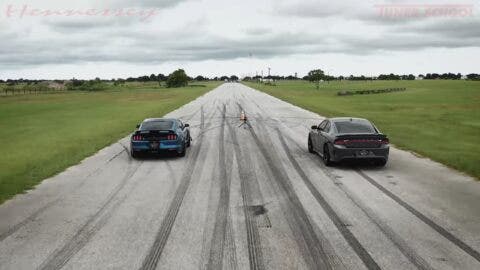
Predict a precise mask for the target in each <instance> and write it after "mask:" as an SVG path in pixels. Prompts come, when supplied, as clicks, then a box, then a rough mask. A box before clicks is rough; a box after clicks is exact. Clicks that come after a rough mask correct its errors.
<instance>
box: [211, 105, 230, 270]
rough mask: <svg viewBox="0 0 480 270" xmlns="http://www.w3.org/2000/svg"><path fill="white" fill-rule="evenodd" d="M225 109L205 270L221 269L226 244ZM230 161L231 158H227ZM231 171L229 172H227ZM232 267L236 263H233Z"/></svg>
mask: <svg viewBox="0 0 480 270" xmlns="http://www.w3.org/2000/svg"><path fill="white" fill-rule="evenodd" d="M226 110H227V107H226V105H225V104H223V109H222V111H221V115H222V125H221V127H220V138H219V171H220V173H219V182H220V183H219V184H220V198H219V201H218V206H217V210H216V214H215V225H214V230H213V237H212V239H211V244H210V257H209V260H208V264H207V269H223V257H224V246H225V244H226V242H227V240H228V239H227V237H229V236H228V235H227V233H229V231H227V223H228V219H229V215H230V182H231V177H230V175H227V168H226V164H227V163H226V156H225V122H226V119H225V115H226ZM229 160H231V158H229ZM228 171H231V170H228ZM234 265H236V263H235V262H234Z"/></svg>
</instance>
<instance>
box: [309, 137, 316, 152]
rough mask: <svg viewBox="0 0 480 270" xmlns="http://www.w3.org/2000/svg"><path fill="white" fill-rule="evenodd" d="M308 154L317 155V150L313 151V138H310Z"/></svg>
mask: <svg viewBox="0 0 480 270" xmlns="http://www.w3.org/2000/svg"><path fill="white" fill-rule="evenodd" d="M308 152H310V153H312V154H315V150H313V143H312V138H310V136H308Z"/></svg>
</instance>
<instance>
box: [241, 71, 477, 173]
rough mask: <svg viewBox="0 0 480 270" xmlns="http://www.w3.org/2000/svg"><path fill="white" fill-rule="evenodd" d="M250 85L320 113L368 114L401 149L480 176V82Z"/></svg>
mask: <svg viewBox="0 0 480 270" xmlns="http://www.w3.org/2000/svg"><path fill="white" fill-rule="evenodd" d="M245 84H246V85H248V86H250V87H253V88H256V89H259V90H261V91H263V92H266V93H268V94H270V95H272V96H275V97H278V98H280V99H282V100H285V101H287V102H290V103H292V104H295V105H298V106H300V107H303V108H305V109H307V110H310V111H313V112H316V113H319V114H320V115H324V116H328V117H332V116H353V117H364V118H368V119H370V120H371V121H373V122H374V123H375V124H376V125H377V126H378V127H379V128H380V129H381V130H382V132H384V133H386V134H388V136H389V137H390V140H391V142H392V143H393V144H395V145H396V146H397V147H400V148H403V149H408V150H413V151H415V152H417V153H419V154H421V155H424V156H427V157H430V158H431V159H433V160H436V161H439V162H441V163H443V164H446V165H448V166H450V167H453V168H455V169H458V170H460V171H464V172H466V173H468V174H470V175H472V176H474V177H476V178H477V179H480V166H479V164H480V82H474V81H445V80H435V81H430V80H428V81H427V80H424V81H373V82H371V81H369V82H330V83H322V84H321V85H320V89H319V90H317V89H316V86H315V84H312V83H309V82H305V81H285V82H278V83H277V85H276V86H268V85H263V84H258V83H254V82H245ZM396 87H406V88H407V90H406V91H405V92H396V93H385V94H372V95H356V96H337V95H336V93H337V92H338V91H340V90H367V89H384V88H396Z"/></svg>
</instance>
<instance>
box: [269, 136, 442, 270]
mask: <svg viewBox="0 0 480 270" xmlns="http://www.w3.org/2000/svg"><path fill="white" fill-rule="evenodd" d="M277 132H280V131H279V130H277ZM279 136H282V135H281V133H279ZM281 140H284V139H283V138H281ZM290 141H291V142H292V143H294V144H295V145H297V147H298V148H299V149H301V146H300V145H298V143H297V142H295V141H293V140H292V139H291V138H290ZM282 144H284V148H285V151H290V149H289V148H288V146H287V145H286V143H285V142H282ZM290 155H291V154H290ZM292 159H294V157H293V156H292ZM319 168H320V169H321V170H322V171H323V172H324V174H325V175H326V176H327V177H328V178H329V179H330V180H331V181H332V182H333V183H337V179H336V178H335V175H333V173H332V171H331V170H330V169H328V168H327V167H325V166H324V165H322V164H320V167H319ZM336 186H337V187H338V188H339V189H340V190H341V191H342V192H343V193H344V194H345V195H346V196H347V198H349V199H350V201H352V203H353V204H354V205H355V206H357V207H358V208H359V209H360V210H361V211H362V212H363V213H364V214H365V215H366V216H367V218H369V219H370V220H371V221H372V222H373V223H374V224H375V225H376V226H377V227H378V228H379V229H380V231H382V233H383V234H384V235H385V236H386V237H387V238H388V239H389V240H390V241H391V242H392V243H393V244H394V245H395V247H397V248H398V250H400V252H401V253H402V254H403V255H404V256H405V257H406V258H407V259H408V260H409V261H410V262H411V263H412V264H413V265H415V266H416V267H417V268H418V269H422V270H423V269H428V270H431V269H434V268H433V267H432V266H431V265H430V264H429V263H428V262H427V261H426V260H425V259H424V258H422V257H421V256H420V255H419V254H418V253H417V252H416V251H415V250H414V249H413V248H411V247H410V246H409V245H408V243H407V242H406V241H405V240H403V239H402V237H401V236H400V235H398V234H397V233H396V232H395V231H394V230H393V229H392V228H391V227H390V226H389V225H388V224H387V223H386V222H384V221H383V220H382V219H381V218H380V217H379V216H378V215H377V214H376V213H375V211H373V210H372V209H371V208H370V207H368V206H367V205H365V204H364V203H362V202H361V200H360V199H359V198H358V197H357V196H355V195H354V194H353V193H352V192H350V191H349V190H348V189H347V188H345V187H344V186H343V185H336ZM313 188H315V187H313ZM316 192H318V191H316ZM312 194H313V192H312Z"/></svg>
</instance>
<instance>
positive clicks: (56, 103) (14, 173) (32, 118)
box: [0, 83, 219, 203]
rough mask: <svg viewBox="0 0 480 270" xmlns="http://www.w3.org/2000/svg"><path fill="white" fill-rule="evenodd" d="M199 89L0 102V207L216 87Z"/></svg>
mask: <svg viewBox="0 0 480 270" xmlns="http://www.w3.org/2000/svg"><path fill="white" fill-rule="evenodd" d="M195 84H196V85H198V84H200V83H195ZM202 84H203V85H205V86H206V87H185V88H172V89H167V88H159V87H158V84H157V83H149V84H143V83H132V84H127V85H125V86H122V87H116V88H114V87H113V86H112V88H111V89H110V90H107V91H101V92H78V91H72V92H68V91H63V92H60V93H53V94H37V95H33V94H32V95H28V94H27V95H18V96H9V97H0V141H1V142H2V147H1V150H0V203H1V202H3V201H5V200H6V199H8V198H11V197H12V196H13V195H15V194H18V193H21V192H23V191H25V190H27V189H29V188H32V187H33V186H35V185H36V184H38V183H39V182H40V181H41V180H43V179H45V178H47V177H50V176H52V175H54V174H56V173H58V172H61V171H62V170H64V169H65V168H67V167H69V166H71V165H74V164H76V163H78V162H79V161H81V160H82V159H83V158H85V157H87V156H90V155H91V154H93V153H95V152H96V151H98V150H99V149H101V148H103V147H105V146H107V145H109V144H111V143H113V142H115V141H117V140H118V139H120V138H122V137H124V136H126V135H127V134H129V133H130V132H132V131H133V130H134V128H135V125H136V124H137V123H139V122H140V121H141V120H143V119H144V118H146V117H161V116H163V115H164V114H166V113H168V112H170V111H172V110H174V109H176V108H178V107H180V106H181V105H183V104H185V103H188V102H189V101H191V100H193V99H195V98H197V97H198V96H200V95H202V94H204V93H206V92H208V91H209V90H211V89H213V88H214V87H215V86H218V85H219V83H202Z"/></svg>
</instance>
